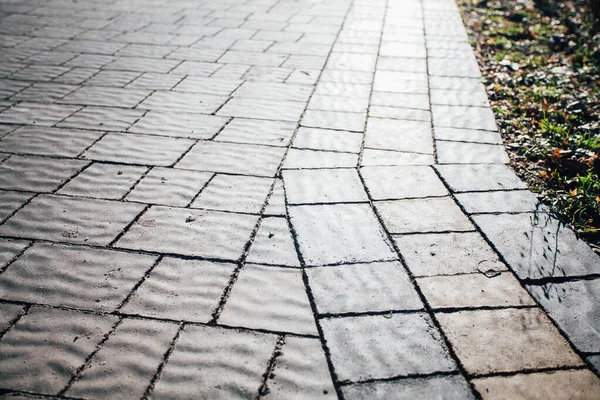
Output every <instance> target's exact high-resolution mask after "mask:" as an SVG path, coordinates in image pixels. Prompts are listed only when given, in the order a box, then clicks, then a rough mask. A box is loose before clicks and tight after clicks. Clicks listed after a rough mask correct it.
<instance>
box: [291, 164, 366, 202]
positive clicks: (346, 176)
mask: <svg viewBox="0 0 600 400" xmlns="http://www.w3.org/2000/svg"><path fill="white" fill-rule="evenodd" d="M283 179H284V183H285V188H286V195H287V201H288V204H310V203H353V202H366V201H368V200H369V199H368V197H367V194H366V192H365V189H364V187H363V184H362V182H361V180H360V178H359V176H358V174H357V172H356V170H354V169H316V170H286V171H284V172H283Z"/></svg>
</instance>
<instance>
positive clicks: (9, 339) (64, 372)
mask: <svg viewBox="0 0 600 400" xmlns="http://www.w3.org/2000/svg"><path fill="white" fill-rule="evenodd" d="M116 321H117V317H114V316H110V315H92V314H84V313H78V312H74V311H66V310H56V309H50V308H39V307H33V308H32V309H31V310H29V312H28V313H27V315H25V316H23V317H22V318H21V319H20V320H19V322H18V323H17V324H16V325H15V326H14V327H13V328H12V329H11V330H10V331H9V332H8V333H7V334H6V335H5V336H4V337H3V338H2V342H1V343H0V355H1V357H0V369H2V371H3V372H2V375H1V376H0V384H1V385H2V387H6V388H12V389H16V390H24V391H29V392H34V393H44V394H57V393H58V392H59V391H60V390H61V389H62V388H63V387H64V386H65V385H66V384H67V383H68V381H69V379H70V378H71V375H72V374H74V373H75V371H76V369H77V368H79V367H80V366H81V365H83V363H84V362H85V360H86V357H87V356H88V355H89V354H90V353H92V351H94V350H95V348H96V345H97V344H98V343H99V342H100V341H101V340H102V337H103V335H105V334H106V333H107V332H108V331H109V330H110V328H111V326H112V325H113V324H114V323H115V322H116ZM31 354H36V357H31Z"/></svg>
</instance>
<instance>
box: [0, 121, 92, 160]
mask: <svg viewBox="0 0 600 400" xmlns="http://www.w3.org/2000/svg"><path fill="white" fill-rule="evenodd" d="M103 134H104V132H98V131H79V130H67V129H57V128H44V127H39V126H23V127H21V128H19V129H17V130H16V131H13V132H12V133H9V134H8V135H6V136H4V137H3V138H2V140H0V151H6V152H8V153H18V154H39V155H51V156H58V157H77V156H78V155H79V154H80V153H81V152H83V151H84V150H85V149H87V148H88V147H89V146H91V145H92V143H94V142H95V141H96V140H98V139H100V137H101V136H102V135H103Z"/></svg>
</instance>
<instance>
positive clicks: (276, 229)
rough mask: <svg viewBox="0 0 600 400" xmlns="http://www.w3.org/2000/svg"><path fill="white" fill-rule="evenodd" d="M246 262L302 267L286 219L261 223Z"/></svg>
mask: <svg viewBox="0 0 600 400" xmlns="http://www.w3.org/2000/svg"><path fill="white" fill-rule="evenodd" d="M246 261H247V262H249V263H255V264H271V265H285V266H289V267H300V261H299V260H298V255H297V254H296V248H295V246H294V241H293V239H292V236H291V234H290V230H289V227H288V223H287V221H286V219H285V218H264V219H263V220H262V221H261V224H260V228H259V229H258V232H257V233H256V237H255V239H254V242H252V246H251V247H250V252H249V254H248V257H247V258H246Z"/></svg>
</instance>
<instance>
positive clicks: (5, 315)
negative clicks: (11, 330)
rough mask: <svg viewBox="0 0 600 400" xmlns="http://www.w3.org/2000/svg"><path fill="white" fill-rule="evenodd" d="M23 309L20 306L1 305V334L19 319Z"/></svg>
mask: <svg viewBox="0 0 600 400" xmlns="http://www.w3.org/2000/svg"><path fill="white" fill-rule="evenodd" d="M23 308H24V307H23V306H22V305H19V304H8V303H1V304H0V332H4V331H5V330H6V329H7V328H8V327H9V326H10V324H11V323H12V322H13V321H14V320H16V319H17V318H18V317H19V315H20V314H21V313H22V312H23Z"/></svg>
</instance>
